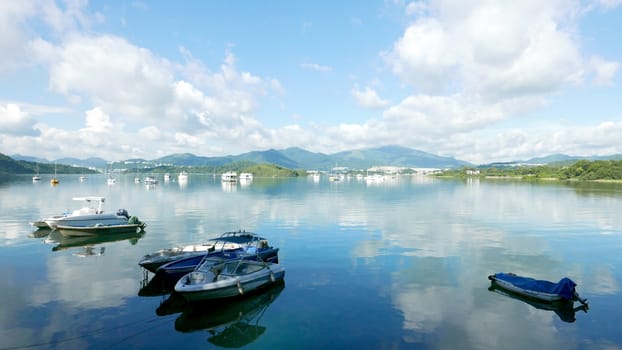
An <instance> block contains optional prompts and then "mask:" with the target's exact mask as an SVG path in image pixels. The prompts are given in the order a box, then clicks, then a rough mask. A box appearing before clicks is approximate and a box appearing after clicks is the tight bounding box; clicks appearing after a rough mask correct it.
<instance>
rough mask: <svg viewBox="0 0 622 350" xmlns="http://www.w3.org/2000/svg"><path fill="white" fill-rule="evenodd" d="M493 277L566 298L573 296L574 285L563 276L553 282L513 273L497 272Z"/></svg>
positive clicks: (520, 286) (523, 287) (524, 287)
mask: <svg viewBox="0 0 622 350" xmlns="http://www.w3.org/2000/svg"><path fill="white" fill-rule="evenodd" d="M495 278H497V279H499V280H502V281H506V282H509V283H511V284H513V285H515V286H516V287H518V288H522V289H525V290H532V291H536V292H542V293H548V294H557V295H559V296H561V297H562V298H564V299H566V300H571V299H573V298H574V296H575V286H576V285H577V284H576V283H574V282H573V281H572V280H571V279H570V278H568V277H564V278H562V279H561V280H559V282H557V283H554V282H550V281H544V280H536V279H533V278H530V277H522V276H517V275H515V274H513V273H503V272H500V273H497V274H495Z"/></svg>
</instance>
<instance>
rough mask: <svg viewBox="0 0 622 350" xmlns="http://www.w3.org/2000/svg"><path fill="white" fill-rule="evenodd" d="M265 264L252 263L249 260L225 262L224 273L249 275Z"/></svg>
mask: <svg viewBox="0 0 622 350" xmlns="http://www.w3.org/2000/svg"><path fill="white" fill-rule="evenodd" d="M263 267H264V266H263V265H261V264H252V263H249V262H240V261H232V262H228V263H226V264H225V266H224V268H223V270H222V273H223V274H226V275H238V276H239V275H248V274H250V273H253V272H257V271H259V270H261V269H262V268H263Z"/></svg>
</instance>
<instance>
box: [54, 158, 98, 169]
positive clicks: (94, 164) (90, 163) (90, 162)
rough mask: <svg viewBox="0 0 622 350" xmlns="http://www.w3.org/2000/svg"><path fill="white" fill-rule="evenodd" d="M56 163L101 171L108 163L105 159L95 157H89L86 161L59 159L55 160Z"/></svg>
mask: <svg viewBox="0 0 622 350" xmlns="http://www.w3.org/2000/svg"><path fill="white" fill-rule="evenodd" d="M56 163H57V164H66V165H73V166H79V167H85V168H97V169H103V168H105V167H106V165H107V164H108V162H107V161H106V160H105V159H102V158H97V157H91V158H87V159H78V158H60V159H56Z"/></svg>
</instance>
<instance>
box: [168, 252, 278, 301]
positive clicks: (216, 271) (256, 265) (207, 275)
mask: <svg viewBox="0 0 622 350" xmlns="http://www.w3.org/2000/svg"><path fill="white" fill-rule="evenodd" d="M284 277H285V268H284V267H283V266H281V265H279V264H273V263H267V262H262V261H254V260H244V259H240V260H234V261H228V262H224V263H221V264H217V265H213V264H212V263H211V262H205V263H203V264H201V265H199V267H198V268H197V269H196V270H195V271H193V272H190V273H189V274H187V275H185V276H184V277H182V278H181V279H180V280H179V281H178V282H177V283H176V284H175V291H176V292H177V293H180V294H181V295H182V296H183V297H184V298H185V299H186V300H188V301H191V302H194V301H202V300H210V299H220V298H228V297H234V296H238V295H242V294H244V293H247V292H251V291H253V290H256V289H259V288H262V287H265V286H267V285H270V284H271V283H274V282H276V281H280V280H283V278H284Z"/></svg>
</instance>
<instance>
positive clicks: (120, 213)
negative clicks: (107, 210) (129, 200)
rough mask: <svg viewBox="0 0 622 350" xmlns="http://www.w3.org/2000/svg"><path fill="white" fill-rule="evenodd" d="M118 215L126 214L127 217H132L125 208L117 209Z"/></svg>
mask: <svg viewBox="0 0 622 350" xmlns="http://www.w3.org/2000/svg"><path fill="white" fill-rule="evenodd" d="M117 216H125V217H126V218H127V219H129V218H130V214H128V213H127V210H125V209H119V210H117Z"/></svg>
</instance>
